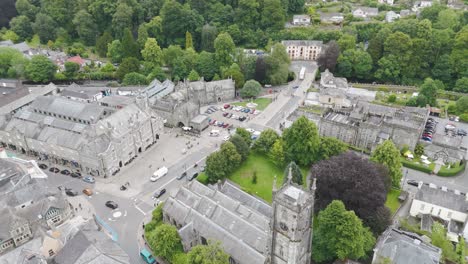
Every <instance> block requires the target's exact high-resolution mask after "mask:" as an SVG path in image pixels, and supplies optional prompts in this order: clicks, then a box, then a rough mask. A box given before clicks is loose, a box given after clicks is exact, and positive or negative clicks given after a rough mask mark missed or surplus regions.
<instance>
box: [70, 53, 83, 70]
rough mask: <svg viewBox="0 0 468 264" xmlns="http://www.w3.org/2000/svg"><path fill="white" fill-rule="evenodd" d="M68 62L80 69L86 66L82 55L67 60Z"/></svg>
mask: <svg viewBox="0 0 468 264" xmlns="http://www.w3.org/2000/svg"><path fill="white" fill-rule="evenodd" d="M67 62H73V63H76V64H78V65H80V68H82V67H83V66H85V65H86V60H84V59H82V58H81V56H80V55H76V56H73V57H70V58H68V59H67Z"/></svg>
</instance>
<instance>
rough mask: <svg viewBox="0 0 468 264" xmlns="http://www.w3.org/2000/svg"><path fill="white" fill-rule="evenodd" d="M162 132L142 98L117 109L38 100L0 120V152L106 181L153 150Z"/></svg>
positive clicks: (60, 99) (51, 98)
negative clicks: (3, 151)
mask: <svg viewBox="0 0 468 264" xmlns="http://www.w3.org/2000/svg"><path fill="white" fill-rule="evenodd" d="M162 127H163V120H162V118H160V117H159V116H158V115H157V114H156V113H154V111H152V110H151V109H150V108H149V107H148V106H147V101H146V100H145V99H144V98H142V97H137V98H136V103H133V104H130V105H127V106H125V107H123V108H122V109H116V108H113V107H105V106H101V105H98V104H91V103H85V102H80V101H75V100H70V99H66V98H64V97H58V96H41V97H38V98H37V99H36V100H35V101H34V102H33V103H32V104H31V105H30V106H28V107H27V108H24V109H22V110H21V111H19V112H17V113H16V114H14V115H13V116H8V115H6V116H0V146H4V147H6V148H8V149H10V150H13V151H17V152H20V153H23V154H27V155H30V156H32V157H35V158H36V159H38V160H43V161H47V162H50V163H52V164H54V163H56V164H60V165H63V166H68V167H70V168H72V170H75V171H81V172H83V173H86V174H90V175H94V176H104V177H107V176H110V175H114V174H115V173H117V172H118V171H119V170H120V168H121V167H122V166H124V165H126V164H128V163H130V162H131V161H132V160H133V159H134V158H135V157H136V156H137V155H138V153H140V152H142V151H145V150H146V149H147V148H149V147H150V146H151V145H153V144H154V143H155V142H156V141H157V139H159V133H161V131H162Z"/></svg>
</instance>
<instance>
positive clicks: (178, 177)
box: [177, 171, 187, 180]
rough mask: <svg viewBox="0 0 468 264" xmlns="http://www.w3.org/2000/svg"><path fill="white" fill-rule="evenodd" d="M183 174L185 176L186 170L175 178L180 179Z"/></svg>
mask: <svg viewBox="0 0 468 264" xmlns="http://www.w3.org/2000/svg"><path fill="white" fill-rule="evenodd" d="M185 176H187V172H186V171H184V172H182V173H181V174H180V175H179V176H177V179H178V180H182V178H184V177H185Z"/></svg>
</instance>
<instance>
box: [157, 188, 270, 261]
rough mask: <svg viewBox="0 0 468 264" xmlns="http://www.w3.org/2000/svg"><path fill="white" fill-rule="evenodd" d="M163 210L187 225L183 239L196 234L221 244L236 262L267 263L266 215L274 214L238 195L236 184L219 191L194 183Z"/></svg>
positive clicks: (259, 203) (266, 207)
mask: <svg viewBox="0 0 468 264" xmlns="http://www.w3.org/2000/svg"><path fill="white" fill-rule="evenodd" d="M228 185H229V183H228ZM223 189H224V190H223ZM224 192H226V193H228V194H229V195H227V194H225V193H224ZM233 197H238V198H239V200H243V201H239V200H236V199H234V198H233ZM251 206H253V207H251ZM163 211H164V214H165V215H167V216H170V217H171V218H172V219H175V221H176V222H177V223H178V224H181V225H182V226H183V227H182V228H181V229H180V233H181V236H182V238H187V237H190V236H192V235H193V231H196V232H199V233H200V234H203V237H205V238H207V239H213V240H217V241H221V244H222V245H223V248H224V250H225V251H226V252H227V253H228V254H229V255H231V256H232V257H233V258H234V259H236V260H239V261H241V262H243V263H249V262H250V263H263V262H264V261H265V256H264V255H263V254H264V252H265V250H266V244H267V239H268V233H269V217H267V216H266V215H265V214H264V213H267V214H268V212H270V213H271V207H269V208H268V205H265V204H264V203H261V202H260V201H258V200H257V198H254V197H250V198H248V197H245V196H240V195H238V193H237V191H236V190H235V186H234V185H232V184H231V186H226V188H223V187H221V188H219V189H218V188H216V187H215V186H212V187H211V188H210V187H207V186H204V185H203V184H201V183H199V182H198V181H193V182H190V183H189V184H188V185H186V186H183V187H182V188H180V189H179V191H178V192H177V193H176V194H175V195H174V196H172V197H169V198H168V200H167V201H166V202H165V203H164V208H163ZM261 211H264V212H261ZM192 230H193V231H192Z"/></svg>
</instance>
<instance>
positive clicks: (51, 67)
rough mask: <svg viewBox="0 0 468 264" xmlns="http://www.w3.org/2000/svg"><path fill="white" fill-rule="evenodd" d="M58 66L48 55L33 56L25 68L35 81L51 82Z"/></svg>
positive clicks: (30, 77) (28, 75) (26, 72)
mask: <svg viewBox="0 0 468 264" xmlns="http://www.w3.org/2000/svg"><path fill="white" fill-rule="evenodd" d="M56 70H57V66H55V64H54V63H52V61H50V60H49V59H48V58H47V57H46V56H43V55H37V56H33V57H32V59H31V61H30V62H29V63H28V65H27V66H26V69H25V74H26V77H27V78H28V79H30V80H32V81H33V82H42V83H45V82H49V81H51V80H52V79H53V78H54V74H55V71H56Z"/></svg>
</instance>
